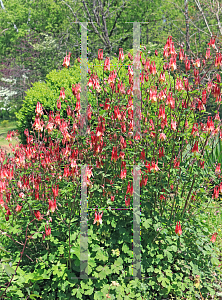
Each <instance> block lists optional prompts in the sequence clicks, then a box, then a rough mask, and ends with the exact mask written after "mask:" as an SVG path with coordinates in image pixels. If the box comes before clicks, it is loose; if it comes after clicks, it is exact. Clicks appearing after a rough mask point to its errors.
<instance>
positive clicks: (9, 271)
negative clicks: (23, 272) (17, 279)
mask: <svg viewBox="0 0 222 300" xmlns="http://www.w3.org/2000/svg"><path fill="white" fill-rule="evenodd" d="M3 268H4V270H5V272H6V273H7V275H8V276H9V277H10V276H11V275H12V274H15V270H14V269H12V267H10V266H9V265H3Z"/></svg>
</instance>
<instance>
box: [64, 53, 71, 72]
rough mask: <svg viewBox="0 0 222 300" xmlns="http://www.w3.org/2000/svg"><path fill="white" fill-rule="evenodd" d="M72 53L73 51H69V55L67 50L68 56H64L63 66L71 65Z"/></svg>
mask: <svg viewBox="0 0 222 300" xmlns="http://www.w3.org/2000/svg"><path fill="white" fill-rule="evenodd" d="M71 54H72V53H70V52H69V54H68V55H67V52H66V56H65V57H64V60H63V64H62V66H63V67H65V68H68V67H69V66H70V56H71Z"/></svg>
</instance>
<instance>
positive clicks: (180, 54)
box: [179, 48, 184, 61]
mask: <svg viewBox="0 0 222 300" xmlns="http://www.w3.org/2000/svg"><path fill="white" fill-rule="evenodd" d="M179 60H181V61H182V60H184V50H183V49H182V48H181V49H180V53H179Z"/></svg>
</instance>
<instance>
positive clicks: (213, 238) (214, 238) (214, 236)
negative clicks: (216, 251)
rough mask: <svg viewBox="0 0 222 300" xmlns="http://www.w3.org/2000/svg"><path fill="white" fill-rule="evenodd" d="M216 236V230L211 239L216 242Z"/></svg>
mask: <svg viewBox="0 0 222 300" xmlns="http://www.w3.org/2000/svg"><path fill="white" fill-rule="evenodd" d="M216 238H217V233H216V232H215V233H214V234H213V235H212V238H211V239H210V241H211V242H212V243H214V242H216Z"/></svg>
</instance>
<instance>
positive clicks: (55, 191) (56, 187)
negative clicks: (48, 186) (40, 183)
mask: <svg viewBox="0 0 222 300" xmlns="http://www.w3.org/2000/svg"><path fill="white" fill-rule="evenodd" d="M52 191H53V195H54V197H57V196H58V194H59V186H58V185H55V188H53V187H52Z"/></svg>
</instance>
